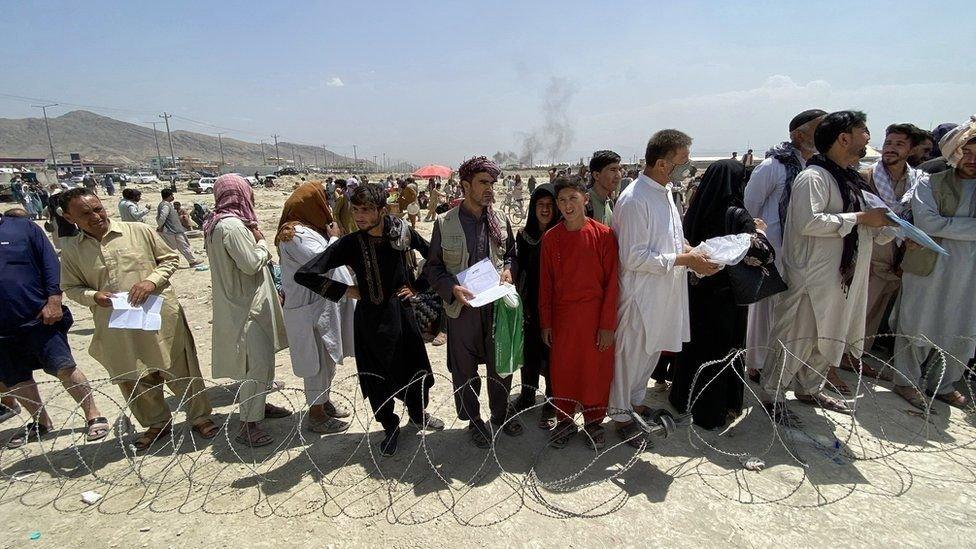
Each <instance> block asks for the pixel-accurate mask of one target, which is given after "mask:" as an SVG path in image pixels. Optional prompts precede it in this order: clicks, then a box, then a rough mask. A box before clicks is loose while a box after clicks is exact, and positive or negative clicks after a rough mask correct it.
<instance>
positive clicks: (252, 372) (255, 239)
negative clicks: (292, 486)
mask: <svg viewBox="0 0 976 549" xmlns="http://www.w3.org/2000/svg"><path fill="white" fill-rule="evenodd" d="M214 201H215V205H214V215H213V217H211V218H210V219H208V220H207V222H206V223H205V224H204V227H203V231H204V234H205V235H206V246H207V256H208V257H209V259H210V275H211V280H212V281H213V288H212V290H213V362H212V366H213V375H214V377H218V378H221V377H229V378H232V379H237V380H241V381H243V382H244V383H242V384H241V388H240V390H239V392H238V394H237V398H238V402H239V403H240V420H241V433H240V434H239V435H238V436H237V437H236V438H235V440H236V441H237V442H239V443H241V444H245V445H249V446H252V447H254V446H264V445H266V444H271V443H272V442H274V438H272V437H271V435H269V434H268V433H266V432H264V430H262V429H261V428H260V426H259V425H258V422H260V421H261V420H263V419H264V418H265V417H268V418H281V417H286V416H288V415H290V414H291V412H289V411H288V410H286V409H284V408H281V407H278V406H274V405H272V404H268V403H267V402H266V400H267V395H268V392H269V391H270V390H271V388H272V386H273V382H274V370H275V353H276V352H277V351H280V350H281V349H284V348H286V347H287V346H288V340H287V338H286V336H285V324H284V319H283V318H282V314H281V304H280V303H279V301H278V292H277V290H276V289H275V285H274V281H273V280H272V278H271V272H270V271H269V269H268V263H269V262H270V261H271V252H270V251H269V250H268V246H267V243H266V242H265V240H264V235H263V234H261V231H260V230H259V229H258V227H257V216H256V215H255V213H254V197H253V194H252V191H251V187H250V185H248V184H247V181H245V180H244V178H242V177H241V176H239V175H236V174H226V175H222V176H220V177H218V178H217V181H216V182H215V183H214Z"/></svg>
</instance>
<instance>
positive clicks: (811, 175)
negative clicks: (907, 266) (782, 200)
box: [761, 111, 893, 424]
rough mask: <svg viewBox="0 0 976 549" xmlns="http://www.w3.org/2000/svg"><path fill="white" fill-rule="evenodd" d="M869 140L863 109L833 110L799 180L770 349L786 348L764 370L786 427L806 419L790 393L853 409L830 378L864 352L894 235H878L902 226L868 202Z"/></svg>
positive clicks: (771, 404)
mask: <svg viewBox="0 0 976 549" xmlns="http://www.w3.org/2000/svg"><path fill="white" fill-rule="evenodd" d="M870 138H871V133H870V132H869V131H868V128H867V116H866V115H865V114H864V113H863V112H858V111H839V112H834V113H830V114H828V115H827V116H825V117H824V119H823V121H822V122H821V123H820V125H819V126H817V130H816V132H815V133H814V144H815V145H816V147H817V151H819V154H817V155H816V156H814V157H813V158H811V159H810V160H809V161H808V162H807V168H806V169H805V170H803V171H801V172H800V173H799V174H798V175H797V176H796V179H795V180H794V181H793V188H792V192H791V194H790V201H789V205H788V209H787V214H786V217H785V219H784V233H783V253H782V260H783V267H784V273H783V274H784V277H785V279H786V283H787V285H788V286H789V289H787V290H786V291H785V292H783V293H782V294H780V296H781V297H780V298H779V299H778V300H777V301H776V305H775V308H774V311H773V318H775V324H774V325H773V332H772V337H771V339H770V341H771V343H770V344H771V345H775V346H776V347H777V348H776V349H775V350H773V351H770V353H769V355H767V357H766V364H765V367H764V368H763V374H762V376H763V377H762V388H763V390H764V393H763V394H762V395H761V396H762V400H763V405H764V406H765V408H766V409H767V412H768V413H769V414H770V415H771V416H772V417H773V419H774V420H775V421H777V422H779V423H784V424H790V423H794V422H795V421H797V418H796V416H794V415H793V414H792V412H790V411H789V410H788V409H787V407H786V405H785V402H784V399H785V393H786V391H787V390H789V389H791V388H792V389H793V391H794V395H795V396H796V399H797V400H798V401H799V402H801V403H804V404H809V405H812V406H819V407H822V408H825V409H828V410H831V411H834V412H839V413H848V414H849V413H850V408H848V406H847V404H846V403H845V402H843V401H841V400H838V399H836V398H834V397H831V396H829V395H827V394H825V393H824V391H823V389H824V382H825V381H827V380H828V372H829V370H830V368H831V367H834V368H836V367H837V365H839V363H840V361H841V357H842V356H843V354H844V352H845V351H848V352H850V353H851V354H852V355H855V356H859V355H860V354H861V349H860V346H861V345H862V344H863V339H864V315H865V311H866V308H867V285H868V275H869V272H870V267H871V250H872V246H873V242H874V241H877V242H879V243H884V242H890V241H891V239H892V238H893V233H891V232H887V231H884V232H882V231H879V228H881V227H885V226H889V225H892V224H893V222H892V221H891V220H889V219H888V218H887V216H886V213H887V211H886V210H885V209H884V208H870V209H868V208H865V207H864V206H862V200H863V198H862V194H861V192H862V191H863V190H864V188H865V186H864V181H863V180H862V179H861V176H860V174H858V173H857V170H855V169H854V168H853V166H856V165H857V163H858V161H859V160H860V159H861V158H863V157H864V155H865V154H866V152H867V151H866V147H867V145H868V140H869V139H870ZM774 351H775V352H774ZM831 383H832V386H833V387H836V385H837V383H836V382H833V381H831Z"/></svg>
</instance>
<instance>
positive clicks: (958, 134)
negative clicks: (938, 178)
mask: <svg viewBox="0 0 976 549" xmlns="http://www.w3.org/2000/svg"><path fill="white" fill-rule="evenodd" d="M974 138H976V114H974V115H972V116H970V117H969V122H967V123H963V124H959V125H958V126H956V127H955V128H953V129H952V130H950V131H949V133H947V134H945V135H944V136H943V137H942V139H941V140H939V149H941V150H942V156H944V157H945V159H946V163H947V164H949V165H950V166H952V167H953V168H955V167H956V165H957V164H959V161H960V160H962V147H963V145H965V144H966V143H969V142H970V141H971V140H973V139H974Z"/></svg>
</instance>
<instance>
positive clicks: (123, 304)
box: [108, 292, 163, 331]
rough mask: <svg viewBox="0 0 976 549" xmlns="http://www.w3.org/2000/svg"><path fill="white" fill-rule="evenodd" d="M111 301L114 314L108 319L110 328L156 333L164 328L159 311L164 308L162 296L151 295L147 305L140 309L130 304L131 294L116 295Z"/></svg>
mask: <svg viewBox="0 0 976 549" xmlns="http://www.w3.org/2000/svg"><path fill="white" fill-rule="evenodd" d="M111 300H112V313H111V315H109V317H108V327H109V328H127V329H130V330H147V331H156V330H159V328H160V326H162V323H163V320H162V317H161V316H160V315H159V310H160V309H161V308H162V306H163V298H162V296H158V295H150V296H149V297H148V298H147V299H146V301H145V303H143V304H142V305H140V306H138V307H133V306H132V305H130V304H129V292H122V293H118V294H115V295H113V296H112V297H111Z"/></svg>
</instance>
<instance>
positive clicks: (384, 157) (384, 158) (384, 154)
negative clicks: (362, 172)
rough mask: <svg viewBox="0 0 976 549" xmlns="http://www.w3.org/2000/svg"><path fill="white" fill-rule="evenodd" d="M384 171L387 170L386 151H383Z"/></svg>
mask: <svg viewBox="0 0 976 549" xmlns="http://www.w3.org/2000/svg"><path fill="white" fill-rule="evenodd" d="M383 171H386V153H383Z"/></svg>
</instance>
